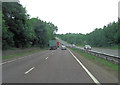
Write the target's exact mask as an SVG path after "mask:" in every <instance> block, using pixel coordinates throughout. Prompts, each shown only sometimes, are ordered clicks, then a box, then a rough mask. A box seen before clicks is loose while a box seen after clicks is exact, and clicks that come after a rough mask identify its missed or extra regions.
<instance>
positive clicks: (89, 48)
mask: <svg viewBox="0 0 120 85" xmlns="http://www.w3.org/2000/svg"><path fill="white" fill-rule="evenodd" d="M84 49H85V50H91V49H92V48H91V46H90V45H85V46H84Z"/></svg>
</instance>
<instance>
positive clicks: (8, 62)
mask: <svg viewBox="0 0 120 85" xmlns="http://www.w3.org/2000/svg"><path fill="white" fill-rule="evenodd" d="M51 53H52V52H51ZM47 54H50V53H47ZM47 54H46V55H47ZM33 55H34V54H32V55H28V56H24V57H21V58H17V59H13V60H10V61H6V62H3V63H0V65H3V64H6V63H10V62H13V61H15V60H19V59H23V58H26V57H29V56H33Z"/></svg>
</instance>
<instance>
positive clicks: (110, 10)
mask: <svg viewBox="0 0 120 85" xmlns="http://www.w3.org/2000/svg"><path fill="white" fill-rule="evenodd" d="M119 1H120V0H20V3H21V4H22V5H23V6H24V7H26V9H27V13H28V14H30V16H31V17H37V16H38V17H39V18H40V19H41V20H43V21H47V22H52V23H53V24H55V25H56V26H58V32H57V33H58V34H62V33H63V34H65V33H69V32H70V33H82V34H86V33H90V32H92V31H93V30H94V29H95V28H102V27H103V26H104V25H107V24H108V23H110V22H113V21H117V18H118V2H119Z"/></svg>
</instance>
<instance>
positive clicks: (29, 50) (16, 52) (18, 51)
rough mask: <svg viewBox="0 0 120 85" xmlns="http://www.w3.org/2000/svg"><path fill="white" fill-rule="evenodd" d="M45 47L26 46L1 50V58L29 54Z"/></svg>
mask: <svg viewBox="0 0 120 85" xmlns="http://www.w3.org/2000/svg"><path fill="white" fill-rule="evenodd" d="M45 49H46V48H27V49H17V48H14V49H12V50H8V51H7V52H3V56H2V60H6V59H10V58H14V57H20V56H26V55H30V54H33V53H37V52H41V51H44V50H45Z"/></svg>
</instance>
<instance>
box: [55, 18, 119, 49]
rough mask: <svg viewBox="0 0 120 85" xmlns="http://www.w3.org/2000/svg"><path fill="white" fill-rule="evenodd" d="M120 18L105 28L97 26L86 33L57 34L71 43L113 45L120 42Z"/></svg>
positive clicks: (99, 45)
mask: <svg viewBox="0 0 120 85" xmlns="http://www.w3.org/2000/svg"><path fill="white" fill-rule="evenodd" d="M119 34H120V19H118V22H113V23H110V24H108V25H107V26H104V27H103V28H99V29H98V28H96V29H95V30H94V31H93V32H91V33H88V34H86V35H84V34H75V33H67V34H58V35H57V36H58V37H59V38H61V39H63V40H65V41H67V42H69V43H71V44H72V43H74V44H79V45H85V44H90V45H91V46H95V47H111V46H115V45H118V44H120V35H119Z"/></svg>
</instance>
